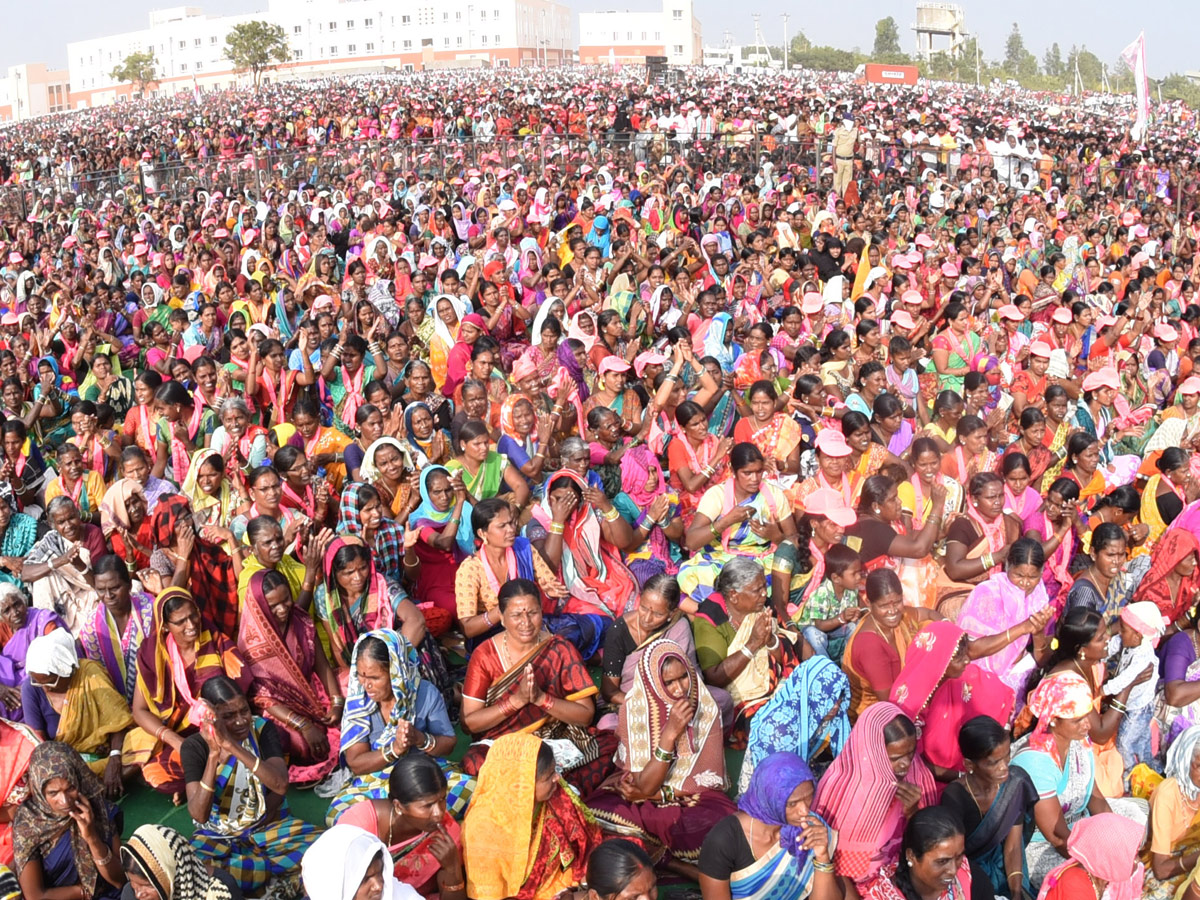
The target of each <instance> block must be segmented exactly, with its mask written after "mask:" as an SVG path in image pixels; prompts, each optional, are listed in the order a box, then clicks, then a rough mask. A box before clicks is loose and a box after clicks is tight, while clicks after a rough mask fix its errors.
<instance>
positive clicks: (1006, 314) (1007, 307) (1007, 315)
mask: <svg viewBox="0 0 1200 900" xmlns="http://www.w3.org/2000/svg"><path fill="white" fill-rule="evenodd" d="M999 312H1000V318H1002V319H1011V320H1012V321H1014V322H1024V321H1025V314H1024V313H1022V312H1021V310H1019V309H1017V307H1016V305H1015V304H1013V303H1005V304H1004V305H1003V306H1002V307H1000V309H999Z"/></svg>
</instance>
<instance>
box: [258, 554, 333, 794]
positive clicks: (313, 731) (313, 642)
mask: <svg viewBox="0 0 1200 900" xmlns="http://www.w3.org/2000/svg"><path fill="white" fill-rule="evenodd" d="M238 630H239V633H238V648H239V649H240V650H241V651H242V655H243V657H244V658H245V660H246V665H248V666H249V667H250V674H251V675H253V677H254V684H253V685H252V686H251V688H250V701H251V703H252V704H253V705H254V707H255V709H257V710H259V712H260V713H261V714H262V715H263V716H265V717H266V718H268V719H270V720H271V721H272V722H274V723H275V727H276V729H277V730H278V731H279V737H280V740H281V741H282V742H283V748H284V754H285V755H286V756H287V759H288V778H289V780H290V781H291V782H292V783H293V784H315V783H316V782H318V781H320V780H321V779H323V778H324V777H325V776H326V775H328V774H329V773H330V772H332V771H333V769H334V767H336V766H337V761H338V752H339V750H338V740H339V736H340V732H339V731H338V726H339V725H340V724H341V719H342V709H343V707H344V706H345V705H346V698H345V697H344V696H342V689H341V688H340V687H339V686H338V683H337V678H336V676H335V675H334V673H333V668H332V667H331V666H330V665H329V660H328V659H327V658H326V656H325V648H324V647H323V646H322V645H321V642H320V641H318V640H317V632H316V628H315V627H314V626H313V621H312V619H311V618H310V617H309V615H308V613H306V612H305V611H304V610H302V609H300V608H299V607H298V606H296V604H295V603H294V602H293V599H292V587H291V585H290V584H289V583H288V580H287V578H285V577H284V576H283V574H282V573H280V572H279V571H278V570H275V569H267V570H265V571H262V572H255V573H254V574H253V575H252V576H250V593H249V595H248V596H247V597H246V598H245V600H244V602H243V605H242V615H241V618H240V621H239V623H238Z"/></svg>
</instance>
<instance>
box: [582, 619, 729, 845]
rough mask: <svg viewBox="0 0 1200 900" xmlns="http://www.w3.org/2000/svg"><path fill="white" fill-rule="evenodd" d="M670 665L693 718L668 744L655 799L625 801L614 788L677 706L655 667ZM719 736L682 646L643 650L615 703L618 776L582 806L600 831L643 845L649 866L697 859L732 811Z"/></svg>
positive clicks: (644, 756) (642, 760)
mask: <svg viewBox="0 0 1200 900" xmlns="http://www.w3.org/2000/svg"><path fill="white" fill-rule="evenodd" d="M671 661H674V662H678V663H679V664H681V665H682V666H683V667H684V669H685V670H686V671H687V675H688V695H687V696H688V700H689V701H690V702H691V703H692V704H693V706H694V707H695V713H694V714H693V717H692V720H691V722H690V723H689V724H688V726H687V729H686V731H685V732H684V734H682V735H680V737H679V740H678V741H677V742H676V744H675V754H676V756H675V760H674V761H673V762H672V763H671V767H670V770H669V771H668V772H667V775H666V778H665V779H664V781H663V783H662V788H661V795H662V799H661V800H644V801H629V800H626V799H624V798H623V797H622V796H621V794H620V792H619V791H618V789H617V788H618V785H619V784H620V782H621V780H622V779H625V778H627V777H628V776H631V775H636V774H637V773H638V772H641V771H642V770H643V769H645V768H646V766H648V765H650V763H651V762H652V761H653V759H654V755H653V751H654V750H655V748H657V747H658V746H659V744H660V741H659V737H660V735H661V734H662V730H663V727H664V725H665V724H666V721H667V717H668V715H669V714H670V709H671V705H672V703H673V702H679V701H677V700H673V699H672V697H671V696H670V694H669V693H668V692H667V688H666V685H665V683H664V681H663V677H662V670H663V667H664V666H665V665H666V664H667V663H668V662H671ZM721 733H722V732H721V711H720V709H719V708H718V707H717V704H716V702H714V700H713V698H712V696H711V695H710V694H709V692H708V688H707V687H705V685H704V683H703V681H702V680H701V679H700V673H699V672H698V671H697V669H696V667H695V666H694V665H693V664H692V662H691V660H690V659H689V658H688V656H687V654H686V653H685V652H684V651H683V649H682V648H680V647H679V645H677V644H675V643H672V642H671V641H668V640H657V641H655V642H654V643H653V644H651V645H650V646H649V647H647V648H646V650H645V651H644V652H643V653H642V654H641V657H640V658H639V661H638V664H637V674H636V675H635V676H634V683H633V687H632V688H630V690H629V692H628V693H627V694H626V695H625V702H624V703H623V704H622V705H621V711H620V714H619V721H618V724H617V737H618V739H619V740H620V746H619V747H618V748H617V755H616V760H617V769H618V771H617V772H616V773H614V774H613V775H612V776H611V777H610V778H609V779H608V781H606V782H605V783H604V785H602V786H601V787H600V789H599V790H598V791H597V792H596V793H595V794H593V795H592V796H591V797H590V798H589V799H588V801H587V802H588V806H589V807H590V809H591V811H592V814H593V815H594V816H595V817H596V819H597V821H598V822H599V823H600V827H601V828H603V829H604V830H605V831H606V832H609V833H611V834H616V835H618V836H620V837H628V838H633V839H634V840H636V841H637V842H638V843H640V844H642V845H643V846H646V847H648V848H649V849H650V852H651V854H652V856H653V857H654V858H655V860H656V862H661V861H662V860H663V859H664V858H665V857H667V856H668V855H669V856H670V857H671V858H674V859H680V860H684V861H686V862H690V863H693V864H694V863H696V862H698V861H699V859H700V845H701V844H703V843H704V838H705V836H706V835H707V834H708V832H709V831H710V830H711V829H712V827H713V826H714V825H716V824H717V822H719V821H721V819H723V818H725V816H727V815H729V814H730V813H732V812H734V806H733V803H731V802H730V800H729V798H728V797H727V796H726V795H725V793H724V791H725V788H726V787H727V783H726V780H725V755H724V749H723V747H722V739H721Z"/></svg>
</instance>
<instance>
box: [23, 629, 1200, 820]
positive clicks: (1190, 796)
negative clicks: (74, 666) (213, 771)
mask: <svg viewBox="0 0 1200 900" xmlns="http://www.w3.org/2000/svg"><path fill="white" fill-rule="evenodd" d="M39 640H40V638H39ZM34 643H37V641H34ZM29 649H30V650H31V651H32V650H33V645H32V644H31V645H30V647H29ZM26 668H28V665H26ZM1198 746H1200V725H1193V726H1192V727H1191V728H1189V729H1187V730H1186V731H1184V732H1183V733H1182V734H1180V735H1179V737H1177V738H1175V740H1174V742H1173V743H1172V744H1171V749H1170V750H1168V751H1167V767H1166V770H1165V771H1166V776H1167V777H1168V778H1174V779H1175V781H1176V782H1177V783H1178V784H1179V793H1181V794H1183V796H1184V798H1185V799H1186V800H1187V801H1188V802H1189V803H1195V802H1196V798H1197V797H1200V785H1197V784H1196V783H1195V782H1193V781H1192V757H1193V756H1194V755H1195V753H1196V748H1197V747H1198Z"/></svg>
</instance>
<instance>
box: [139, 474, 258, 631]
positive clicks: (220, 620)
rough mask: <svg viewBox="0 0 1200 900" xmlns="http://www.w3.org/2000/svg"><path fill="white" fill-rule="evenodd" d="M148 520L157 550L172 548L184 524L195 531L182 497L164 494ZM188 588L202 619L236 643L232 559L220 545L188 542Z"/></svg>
mask: <svg viewBox="0 0 1200 900" xmlns="http://www.w3.org/2000/svg"><path fill="white" fill-rule="evenodd" d="M148 518H149V519H150V523H151V525H150V528H151V533H152V535H153V541H154V546H155V547H157V548H160V549H167V548H169V547H172V546H174V544H175V540H176V536H177V535H178V534H179V527H180V526H181V525H183V524H184V523H187V524H188V525H190V526H191V527H192V528H193V529H195V520H194V518H193V516H192V508H191V506H190V505H189V504H188V501H187V498H186V497H184V496H183V495H182V494H167V495H165V496H164V497H163V498H162V499H160V500H159V501H158V504H157V505H156V506H155V507H154V514H153V515H152V516H149V517H148ZM188 587H189V588H190V589H191V593H192V597H193V599H195V600H196V601H197V603H198V604H199V606H200V612H201V613H202V614H203V615H204V617H205V618H206V619H208V620H209V621H210V622H212V624H213V625H215V626H216V629H217V631H219V632H221V634H223V635H225V637H227V638H230V639H231V640H236V639H237V633H238V607H239V602H238V591H237V575H235V574H234V571H233V557H232V556H230V555H229V554H228V553H226V552H225V550H224V548H223V547H222V546H221V545H220V544H210V543H207V542H206V541H203V540H201V539H200V535H199V534H197V535H196V539H195V541H194V542H193V543H192V556H191V565H190V566H189V568H188ZM201 598H202V599H201Z"/></svg>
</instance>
